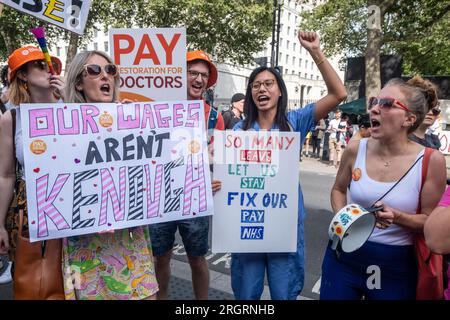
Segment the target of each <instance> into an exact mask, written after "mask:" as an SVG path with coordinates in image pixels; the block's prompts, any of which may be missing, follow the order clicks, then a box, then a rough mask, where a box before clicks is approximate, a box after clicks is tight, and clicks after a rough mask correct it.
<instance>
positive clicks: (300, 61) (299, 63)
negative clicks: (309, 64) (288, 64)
mask: <svg viewBox="0 0 450 320" xmlns="http://www.w3.org/2000/svg"><path fill="white" fill-rule="evenodd" d="M298 66H299V67H300V68H301V67H302V58H299V59H298Z"/></svg>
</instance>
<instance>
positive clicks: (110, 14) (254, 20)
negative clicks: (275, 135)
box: [0, 0, 272, 64]
mask: <svg viewBox="0 0 450 320" xmlns="http://www.w3.org/2000/svg"><path fill="white" fill-rule="evenodd" d="M11 11H12V9H10V8H8V15H7V14H6V12H5V11H4V12H3V15H2V17H1V18H0V23H1V24H0V35H1V36H2V39H0V51H1V50H2V41H3V43H5V42H6V40H5V37H4V34H6V30H8V32H10V34H11V37H10V38H11V39H12V41H11V42H12V43H13V44H11V45H10V46H9V47H10V48H17V47H18V46H19V45H21V44H23V43H24V42H25V40H26V39H25V38H24V35H25V34H26V32H25V30H27V29H28V28H29V27H30V24H33V23H34V26H36V22H35V19H34V21H33V22H30V23H28V22H26V21H28V19H29V18H31V17H28V16H27V17H24V16H25V15H24V14H22V13H17V12H15V13H12V12H11ZM271 12H272V0H259V1H258V0H247V1H229V0H214V1H212V0H151V1H150V0H135V1H123V0H93V1H92V4H91V8H90V13H89V18H88V22H87V24H86V29H85V30H86V31H85V35H83V36H82V37H79V39H77V37H75V36H72V37H70V35H69V33H68V32H66V31H61V32H60V33H59V35H61V34H62V38H63V39H65V40H66V41H68V40H69V39H70V40H71V41H70V47H69V52H72V54H73V55H74V53H75V52H76V50H75V48H77V47H79V46H80V45H82V44H83V43H87V42H88V41H89V40H90V39H91V37H92V32H93V30H94V29H95V28H98V27H99V26H100V25H102V26H104V27H105V28H108V27H126V28H131V27H138V28H152V27H182V26H184V27H186V29H187V43H188V48H190V49H191V48H192V49H193V48H195V49H201V50H204V51H206V52H208V53H210V54H212V55H213V56H214V58H215V59H217V60H218V61H224V60H227V61H231V62H233V63H236V64H245V63H249V62H251V59H252V57H253V55H254V54H255V53H257V52H259V51H261V50H262V49H263V48H264V44H265V42H266V40H267V38H268V37H269V35H270V29H271V23H272V17H271ZM4 16H8V17H7V19H9V20H6V21H5V22H6V24H5V23H3V21H2V20H1V19H3V18H5V17H4ZM12 17H14V19H15V20H14V21H13V20H12V19H13V18H12ZM5 19H6V18H5ZM25 22H26V23H25ZM4 30H5V31H4ZM31 40H32V38H31V39H29V41H31ZM5 48H6V47H5V45H4V44H3V51H6V49H5ZM69 58H70V54H69ZM70 60H71V59H68V63H70Z"/></svg>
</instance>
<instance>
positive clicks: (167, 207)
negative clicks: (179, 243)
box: [20, 101, 213, 241]
mask: <svg viewBox="0 0 450 320" xmlns="http://www.w3.org/2000/svg"><path fill="white" fill-rule="evenodd" d="M203 108H204V106H203V101H176V102H157V103H132V104H126V105H120V104H117V105H116V104H113V103H104V104H48V105H42V104H24V105H21V106H20V110H21V123H22V128H23V130H22V132H23V143H24V156H25V169H26V170H25V175H26V181H27V184H26V191H27V201H28V221H29V229H30V239H31V241H37V240H44V239H53V238H61V237H67V236H74V235H82V234H88V233H95V232H99V231H103V230H110V229H121V228H127V227H133V226H140V225H146V224H153V223H159V222H165V221H172V220H179V219H186V218H195V217H199V216H206V215H211V214H212V212H213V201H212V192H211V178H210V172H209V163H208V153H207V147H206V134H205V123H204V121H205V120H204V111H203Z"/></svg>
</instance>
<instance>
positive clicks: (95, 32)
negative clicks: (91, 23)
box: [94, 29, 98, 38]
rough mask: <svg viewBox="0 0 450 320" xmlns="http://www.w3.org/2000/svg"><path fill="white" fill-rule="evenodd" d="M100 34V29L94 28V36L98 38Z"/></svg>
mask: <svg viewBox="0 0 450 320" xmlns="http://www.w3.org/2000/svg"><path fill="white" fill-rule="evenodd" d="M97 36H98V30H95V29H94V38H96V37H97Z"/></svg>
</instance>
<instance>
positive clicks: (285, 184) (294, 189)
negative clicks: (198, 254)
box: [212, 131, 300, 252]
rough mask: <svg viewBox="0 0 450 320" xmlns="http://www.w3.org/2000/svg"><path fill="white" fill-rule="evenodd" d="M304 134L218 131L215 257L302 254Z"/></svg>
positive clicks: (215, 140)
mask: <svg viewBox="0 0 450 320" xmlns="http://www.w3.org/2000/svg"><path fill="white" fill-rule="evenodd" d="M299 141H300V138H299V133H293V132H278V131H271V132H268V131H215V132H214V180H220V181H222V188H221V190H220V191H218V192H217V193H216V194H215V196H214V204H215V206H214V208H215V212H214V216H213V224H212V226H213V228H212V251H213V252H295V251H296V250H297V220H298V219H297V212H298V208H297V206H298V170H297V163H298V156H299V152H300V151H299V148H300V147H299V145H300V143H299Z"/></svg>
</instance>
